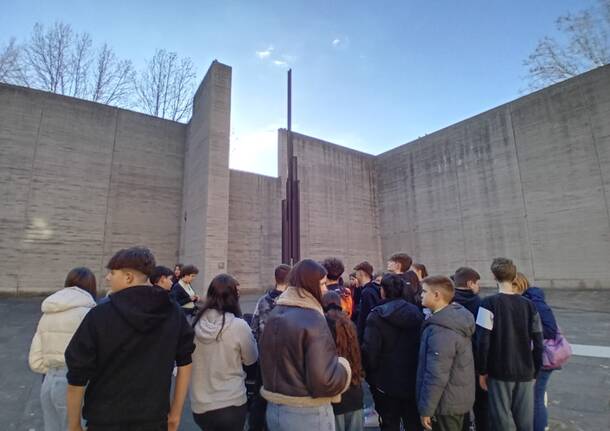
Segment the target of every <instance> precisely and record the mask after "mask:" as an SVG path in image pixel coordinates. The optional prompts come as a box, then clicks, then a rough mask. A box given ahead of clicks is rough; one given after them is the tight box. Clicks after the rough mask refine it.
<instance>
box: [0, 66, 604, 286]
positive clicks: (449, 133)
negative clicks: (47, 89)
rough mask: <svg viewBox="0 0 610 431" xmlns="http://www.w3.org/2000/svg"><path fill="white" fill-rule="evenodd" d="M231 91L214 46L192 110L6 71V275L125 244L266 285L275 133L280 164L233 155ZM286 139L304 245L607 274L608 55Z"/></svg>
mask: <svg viewBox="0 0 610 431" xmlns="http://www.w3.org/2000/svg"><path fill="white" fill-rule="evenodd" d="M230 108H231V68H230V67H228V66H225V65H222V64H220V63H218V62H214V63H213V64H212V66H211V67H210V70H209V71H208V73H207V75H206V77H205V79H204V81H203V82H202V84H201V86H200V87H199V89H198V91H197V94H196V95H195V98H194V111H193V118H192V119H191V121H190V122H189V124H188V125H183V124H179V123H175V122H171V121H165V120H161V119H158V118H154V117H150V116H146V115H142V114H137V113H134V112H130V111H125V110H120V109H116V108H111V107H108V106H103V105H100V104H95V103H91V102H86V101H82V100H77V99H73V98H68V97H64V96H58V95H54V94H49V93H44V92H40V91H35V90H29V89H25V88H20V87H14V86H9V85H0V199H2V202H3V205H2V206H0V274H2V275H3V276H2V277H0V291H7V292H13V293H15V292H21V293H27V292H37V291H48V290H55V289H57V288H58V287H59V286H61V284H62V282H63V279H64V277H65V274H66V273H67V272H68V270H69V269H70V268H72V267H74V266H77V265H86V266H89V267H91V268H92V269H93V270H94V271H95V272H96V274H97V275H98V277H101V276H102V275H103V273H104V270H103V266H104V264H105V262H106V261H107V259H108V257H109V256H110V255H111V254H112V253H114V252H115V251H116V250H117V249H118V248H120V247H125V246H130V245H136V244H142V245H147V246H149V247H151V248H152V249H153V251H154V252H155V254H156V256H157V259H158V261H159V263H162V264H165V265H168V266H171V265H172V264H173V263H174V262H175V261H176V260H177V259H178V258H179V259H180V260H181V261H183V262H184V263H194V264H196V265H197V266H199V268H200V269H201V274H200V277H199V278H198V279H197V281H196V282H195V287H196V289H197V290H199V291H200V292H203V291H204V290H205V287H206V286H207V284H208V282H209V280H210V279H211V278H212V277H213V276H214V275H216V274H217V273H219V272H225V271H231V272H234V273H235V274H236V275H237V276H238V278H241V279H242V282H243V287H244V288H249V287H264V286H267V282H268V281H267V280H269V278H270V276H271V274H270V272H271V270H272V267H273V266H275V264H276V263H277V261H278V260H279V258H278V256H279V253H280V245H279V238H280V234H281V228H280V222H279V220H280V215H279V214H280V213H279V208H280V200H281V197H282V196H284V193H285V190H284V183H285V177H286V164H285V153H286V144H285V133H284V132H282V131H280V134H279V160H278V164H279V166H280V170H279V173H280V178H279V179H270V178H267V177H264V176H260V175H254V174H245V173H236V172H234V173H231V171H230V170H229V169H228V160H229V131H230ZM294 142H295V154H296V155H297V156H298V157H299V177H300V179H301V214H300V216H301V244H302V250H301V256H303V257H312V258H316V259H322V258H324V257H326V256H329V255H336V256H338V257H341V258H342V259H343V260H344V261H345V263H346V268H347V270H348V271H349V270H350V269H351V268H352V267H353V265H354V264H356V263H357V262H359V261H361V260H365V259H366V260H369V261H370V262H371V263H372V264H373V265H374V266H375V268H376V269H382V268H383V266H384V261H385V259H387V257H388V256H389V255H390V254H392V253H394V252H397V251H405V252H408V253H410V254H412V255H413V256H414V258H415V259H416V261H420V262H422V263H424V264H426V265H427V266H428V268H429V270H430V272H431V273H451V272H453V271H454V270H455V269H456V268H457V267H458V266H461V265H470V266H473V267H475V268H477V269H478V270H479V271H480V272H481V274H482V275H483V282H484V284H491V275H490V274H489V270H488V268H489V263H490V261H491V259H492V258H493V257H494V256H500V255H502V256H509V257H512V258H513V259H514V260H515V261H516V263H517V265H518V266H519V268H520V269H521V270H522V271H523V272H525V273H526V274H527V275H528V276H529V277H530V278H531V279H532V280H533V281H535V282H536V283H537V284H538V285H541V286H545V287H556V288H562V287H573V286H581V287H583V288H598V287H601V288H610V206H609V200H610V66H606V67H603V68H599V69H596V70H594V71H591V72H589V73H586V74H584V75H582V76H579V77H576V78H574V79H571V80H568V81H566V82H564V83H561V84H558V85H555V86H552V87H550V88H547V89H544V90H542V91H539V92H537V93H534V94H531V95H529V96H526V97H523V98H520V99H517V100H515V101H513V102H511V103H508V104H505V105H502V106H500V107H498V108H495V109H493V110H490V111H488V112H485V113H482V114H480V115H477V116H475V117H473V118H470V119H468V120H465V121H462V122H460V123H458V124H455V125H453V126H450V127H447V128H445V129H442V130H440V131H438V132H436V133H433V134H431V135H428V136H426V137H424V138H421V139H418V140H416V141H414V142H412V143H410V144H406V145H403V146H401V147H398V148H395V149H393V150H391V151H388V152H386V153H383V154H380V155H378V156H372V155H369V154H364V153H361V152H358V151H354V150H350V149H347V148H343V147H340V146H337V145H333V144H331V143H328V142H325V141H322V140H319V139H316V138H311V137H307V136H304V135H300V134H295V141H294ZM278 184H279V185H278ZM278 190H279V192H278ZM248 212H252V214H248ZM254 213H255V214H254ZM240 262H243V263H244V264H243V265H240Z"/></svg>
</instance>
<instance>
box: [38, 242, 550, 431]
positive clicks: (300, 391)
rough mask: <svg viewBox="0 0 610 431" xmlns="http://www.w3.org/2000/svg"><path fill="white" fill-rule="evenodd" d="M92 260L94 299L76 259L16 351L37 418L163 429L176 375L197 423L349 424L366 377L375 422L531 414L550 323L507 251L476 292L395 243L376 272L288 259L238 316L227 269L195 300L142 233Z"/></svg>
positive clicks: (279, 429)
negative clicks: (40, 377) (98, 261)
mask: <svg viewBox="0 0 610 431" xmlns="http://www.w3.org/2000/svg"><path fill="white" fill-rule="evenodd" d="M107 268H108V270H109V272H108V274H107V276H106V280H107V281H108V283H109V285H110V295H108V296H107V297H106V298H104V299H103V300H101V301H99V303H97V304H96V295H97V292H96V281H95V276H94V275H93V273H92V272H91V271H90V270H88V269H87V268H76V269H74V270H72V271H70V273H69V274H68V276H67V278H66V281H65V288H64V289H62V290H60V291H58V292H56V293H54V294H53V295H51V296H50V297H48V298H47V299H45V300H44V301H43V304H42V311H43V316H42V318H41V320H40V323H39V325H38V328H37V331H36V334H35V336H34V339H33V341H32V346H31V350H30V356H29V360H30V366H31V368H32V370H34V371H35V372H39V373H43V374H45V378H44V381H43V384H42V388H41V401H42V408H43V417H44V423H45V430H48V431H50V430H62V431H63V430H66V429H68V430H70V431H77V430H78V431H81V430H82V429H83V427H84V426H85V424H86V428H87V429H88V430H91V431H96V430H104V431H118V430H130V431H149V430H150V431H153V430H155V431H156V430H176V429H178V427H179V424H180V418H181V414H182V410H183V407H184V402H185V399H186V396H187V395H188V393H189V386H190V404H191V409H192V412H193V418H194V420H195V422H196V423H197V425H198V426H199V427H200V428H201V429H202V430H205V431H214V430H227V431H233V430H235V431H242V430H243V428H244V425H245V424H246V421H247V422H248V429H250V430H253V431H255V430H263V429H266V430H270V431H288V430H291V431H300V430H312V429H319V430H321V431H331V430H338V431H342V430H362V428H363V405H364V395H363V394H364V391H365V390H370V392H371V394H372V397H373V400H374V404H375V409H376V411H377V412H378V413H379V426H380V428H381V429H382V430H399V429H401V423H402V427H403V428H404V429H405V430H407V431H410V430H423V429H426V430H429V429H432V430H451V431H453V430H455V431H461V430H462V429H468V428H469V427H470V426H471V423H470V422H471V416H472V417H473V418H474V421H476V429H477V430H487V429H491V430H509V429H512V427H513V423H514V424H515V425H516V427H517V430H535V431H539V430H543V429H544V428H545V426H546V409H545V408H544V392H545V386H546V382H547V381H548V378H549V375H550V370H543V369H541V368H542V348H543V347H542V346H543V341H542V340H543V328H542V325H541V321H540V319H541V318H542V324H543V325H544V337H545V338H546V337H553V336H554V335H555V333H556V331H557V326H556V323H555V321H554V317H553V315H552V312H551V310H550V308H549V307H548V305H546V304H545V303H544V296H543V295H542V292H541V291H540V290H539V289H537V288H532V287H529V283H528V282H527V279H525V277H524V276H523V275H521V274H518V273H517V272H516V267H515V265H514V264H513V263H512V261H510V260H509V259H504V258H497V259H494V261H493V263H492V265H491V271H492V273H493V275H494V277H495V279H496V281H497V283H498V286H499V293H498V294H496V295H492V296H489V297H486V298H484V299H481V298H480V297H479V295H478V292H479V279H480V276H479V274H478V273H477V272H476V271H475V270H473V269H471V268H459V269H458V270H457V271H456V272H455V274H453V275H452V276H451V278H450V277H445V276H427V274H426V270H425V267H423V265H417V264H415V265H412V261H411V258H410V257H409V256H408V255H406V254H404V253H399V254H395V255H393V256H392V257H391V258H390V259H389V261H388V265H387V268H388V272H386V273H383V274H379V275H376V274H374V272H373V267H372V266H371V265H370V264H369V263H368V262H362V263H360V264H358V265H357V266H356V267H355V268H354V271H355V273H354V274H353V283H350V284H349V285H347V286H346V285H344V284H343V282H342V274H343V272H344V266H343V263H342V262H341V261H340V260H339V259H337V258H328V259H326V260H324V261H323V262H316V261H314V260H311V259H303V260H301V261H300V262H298V263H297V264H296V265H295V266H294V267H290V266H287V265H280V266H278V267H277V268H276V269H275V274H274V275H275V281H276V285H275V287H274V288H273V289H271V290H270V291H268V292H267V293H265V295H264V296H262V297H261V298H260V299H259V301H258V302H257V304H256V307H255V311H254V313H253V314H252V315H243V314H242V311H241V308H240V304H239V283H238V281H237V280H236V279H235V278H234V277H232V276H231V275H228V274H219V275H217V276H216V277H214V278H213V279H212V281H211V283H210V285H209V286H208V289H207V292H206V295H205V298H204V299H203V300H202V301H201V300H200V298H198V297H197V295H196V294H195V292H194V291H193V289H192V287H191V286H190V283H191V282H192V279H193V278H194V277H195V276H196V275H197V272H198V271H197V268H195V267H193V266H184V267H179V266H176V267H175V268H174V271H171V270H169V269H168V268H165V267H159V266H156V262H155V258H154V256H153V255H152V253H151V252H150V251H149V250H148V249H146V248H143V247H132V248H129V249H124V250H120V251H119V252H117V253H116V254H115V255H114V256H113V257H112V258H111V259H110V261H109V262H108V265H107ZM521 294H523V296H522V295H521ZM526 298H529V299H526ZM475 319H476V331H475ZM475 364H476V372H475ZM247 371H248V373H247ZM252 376H253V377H252ZM475 376H476V377H475ZM534 382H535V383H534ZM534 385H535V386H536V388H535V390H534ZM534 410H536V413H535V414H534ZM472 425H474V424H472Z"/></svg>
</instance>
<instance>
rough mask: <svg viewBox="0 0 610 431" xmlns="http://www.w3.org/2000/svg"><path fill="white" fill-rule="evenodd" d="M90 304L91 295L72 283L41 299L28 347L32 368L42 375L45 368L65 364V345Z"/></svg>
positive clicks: (92, 303) (66, 345) (89, 307)
mask: <svg viewBox="0 0 610 431" xmlns="http://www.w3.org/2000/svg"><path fill="white" fill-rule="evenodd" d="M93 307H95V301H94V300H93V297H92V296H91V295H90V294H89V293H88V292H86V291H85V290H83V289H81V288H79V287H76V286H74V287H65V288H63V289H61V290H60V291H58V292H55V293H54V294H53V295H51V296H49V297H48V298H47V299H45V300H44V301H43V302H42V307H41V309H42V313H43V314H42V318H41V319H40V322H39V323H38V328H37V329H36V334H35V335H34V339H33V340H32V346H31V347H30V356H29V362H30V368H31V369H32V371H34V372H35V373H42V374H45V373H46V372H47V371H48V370H49V368H62V367H65V366H66V360H65V359H64V353H65V351H66V347H68V343H70V340H71V339H72V336H73V335H74V333H75V332H76V330H77V329H78V326H79V325H80V322H81V321H82V320H83V318H84V317H85V315H86V314H87V312H88V311H89V310H91V309H92V308H93Z"/></svg>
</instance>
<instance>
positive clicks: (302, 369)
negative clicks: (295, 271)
mask: <svg viewBox="0 0 610 431" xmlns="http://www.w3.org/2000/svg"><path fill="white" fill-rule="evenodd" d="M260 352H261V353H260V361H261V372H262V376H263V388H262V389H261V394H262V395H263V397H264V398H265V399H267V401H271V402H274V403H277V404H287V405H292V406H298V407H310V406H319V405H323V404H326V403H330V402H331V401H338V400H339V399H340V394H341V393H343V392H345V391H346V390H347V388H348V387H349V384H350V380H351V369H350V367H349V363H348V362H347V361H346V360H345V358H340V357H338V356H337V348H336V347H335V343H334V341H333V338H332V335H331V333H330V330H329V329H328V324H327V323H326V319H325V318H324V314H323V310H322V306H321V305H320V304H319V303H318V301H316V299H315V298H314V297H313V296H312V295H311V294H309V292H306V291H304V290H302V289H297V288H296V287H289V288H288V289H286V291H285V292H284V293H283V294H282V295H281V296H280V297H279V298H278V301H277V305H276V307H275V308H274V309H273V311H272V312H271V314H270V315H269V318H268V320H267V323H266V324H265V329H264V331H263V335H262V337H261V341H260Z"/></svg>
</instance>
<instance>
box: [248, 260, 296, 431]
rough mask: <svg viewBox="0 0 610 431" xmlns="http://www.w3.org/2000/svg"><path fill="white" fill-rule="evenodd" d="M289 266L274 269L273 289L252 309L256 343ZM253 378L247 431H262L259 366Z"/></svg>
mask: <svg viewBox="0 0 610 431" xmlns="http://www.w3.org/2000/svg"><path fill="white" fill-rule="evenodd" d="M290 269H291V268H290V266H289V265H285V264H281V265H279V266H277V267H276V268H275V271H274V276H275V287H274V288H273V289H271V290H269V291H268V292H267V293H265V294H264V295H263V296H261V297H260V298H259V300H258V301H257V303H256V306H255V307H254V313H253V314H252V320H251V321H250V327H251V328H252V334H253V335H254V339H255V340H256V342H257V343H259V342H260V339H261V336H262V335H263V330H264V329H265V323H266V322H267V318H268V317H269V314H270V313H271V311H272V310H273V309H274V308H275V304H276V301H277V298H279V296H280V295H281V294H282V293H283V292H284V291H285V290H286V288H287V287H288V274H290ZM253 374H254V375H255V377H254V378H253V382H254V383H253V386H254V387H255V390H254V391H253V394H252V399H251V404H250V412H249V413H250V414H249V415H248V429H249V430H251V431H262V430H264V429H265V411H266V409H267V401H266V400H265V399H264V398H263V397H262V396H261V394H260V388H261V386H262V385H263V382H262V378H261V374H260V369H259V365H258V364H256V368H255V369H254V370H253Z"/></svg>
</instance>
